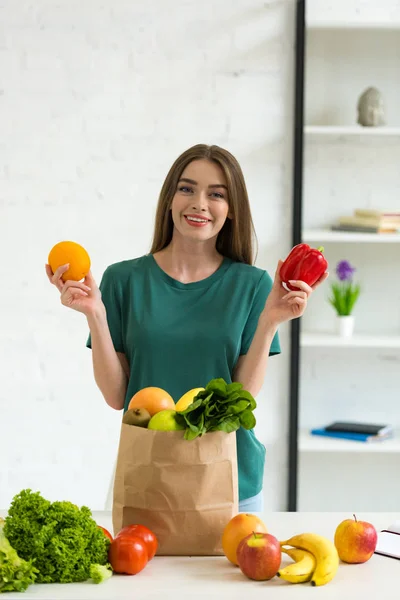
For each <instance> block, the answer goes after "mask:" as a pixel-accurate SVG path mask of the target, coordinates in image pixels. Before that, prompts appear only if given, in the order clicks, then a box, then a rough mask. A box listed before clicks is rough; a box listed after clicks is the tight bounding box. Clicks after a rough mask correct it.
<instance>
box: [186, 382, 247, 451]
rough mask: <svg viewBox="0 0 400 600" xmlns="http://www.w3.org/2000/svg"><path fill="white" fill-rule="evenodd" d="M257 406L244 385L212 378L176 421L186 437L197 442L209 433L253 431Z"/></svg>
mask: <svg viewBox="0 0 400 600" xmlns="http://www.w3.org/2000/svg"><path fill="white" fill-rule="evenodd" d="M256 406H257V403H256V401H255V399H254V398H253V396H252V395H251V394H250V393H249V392H247V391H246V390H244V389H243V386H242V384H241V383H237V382H234V383H226V382H225V381H224V380H223V379H222V378H219V379H212V380H211V381H210V382H209V383H208V384H207V385H206V387H205V389H204V390H202V391H200V392H199V393H198V394H197V396H195V398H194V399H193V402H192V404H190V405H189V406H188V408H186V409H185V410H183V411H177V413H176V415H175V419H176V420H177V422H178V423H179V424H180V425H184V426H185V434H184V438H185V439H186V440H194V439H195V438H196V437H198V436H201V435H203V434H204V433H207V432H208V431H225V432H226V433H231V432H233V431H236V430H237V429H239V427H243V428H244V429H253V427H254V426H255V424H256V419H255V416H254V414H253V410H254V409H255V408H256Z"/></svg>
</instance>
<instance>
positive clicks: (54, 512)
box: [4, 489, 110, 583]
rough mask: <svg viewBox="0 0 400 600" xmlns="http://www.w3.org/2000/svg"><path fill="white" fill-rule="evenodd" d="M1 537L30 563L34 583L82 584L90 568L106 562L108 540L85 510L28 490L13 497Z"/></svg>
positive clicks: (90, 514)
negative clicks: (34, 570) (3, 536)
mask: <svg viewBox="0 0 400 600" xmlns="http://www.w3.org/2000/svg"><path fill="white" fill-rule="evenodd" d="M4 533H5V535H6V537H7V538H8V540H9V542H10V544H11V546H12V547H13V548H14V549H15V550H16V552H17V553H18V555H19V556H20V557H21V558H23V559H25V560H27V561H32V562H33V564H34V566H35V568H36V569H37V571H38V573H37V578H36V583H71V582H76V581H86V580H87V579H89V578H90V576H91V575H90V567H91V565H93V564H99V565H105V564H107V562H108V548H109V545H110V540H109V539H108V538H107V537H106V536H105V535H104V533H103V532H102V530H101V529H100V528H99V527H98V526H97V523H96V521H95V520H94V519H93V517H92V513H91V511H90V509H89V508H87V507H86V506H82V507H81V508H78V506H76V505H75V504H73V503H72V502H67V501H63V502H50V501H49V500H46V499H45V498H43V497H42V496H41V495H40V493H39V492H32V490H30V489H26V490H22V491H21V492H20V493H19V494H17V495H16V496H14V498H13V500H12V503H11V506H10V509H9V511H8V516H7V517H6V519H5V524H4Z"/></svg>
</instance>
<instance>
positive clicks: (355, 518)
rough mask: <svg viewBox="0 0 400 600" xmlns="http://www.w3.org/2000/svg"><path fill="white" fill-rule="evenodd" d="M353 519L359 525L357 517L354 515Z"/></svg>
mask: <svg viewBox="0 0 400 600" xmlns="http://www.w3.org/2000/svg"><path fill="white" fill-rule="evenodd" d="M353 517H354V520H355V522H356V523H357V517H356V515H354V514H353Z"/></svg>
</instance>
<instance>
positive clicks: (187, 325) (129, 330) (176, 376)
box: [87, 254, 280, 500]
mask: <svg viewBox="0 0 400 600" xmlns="http://www.w3.org/2000/svg"><path fill="white" fill-rule="evenodd" d="M271 286H272V279H271V277H270V276H269V275H268V273H267V272H266V271H264V270H262V269H259V268H258V267H254V266H251V265H247V264H244V263H239V262H235V261H233V260H231V259H229V258H224V260H223V262H222V264H221V266H220V267H219V269H218V270H217V271H216V272H215V273H213V274H212V275H210V276H209V277H207V278H205V279H203V280H201V281H196V282H194V283H181V282H179V281H177V280H176V279H173V278H172V277H170V276H169V275H167V273H165V271H163V270H162V269H161V267H159V266H158V264H157V262H156V261H155V259H154V257H153V255H152V254H147V255H145V256H142V257H140V258H136V259H133V260H126V261H122V262H118V263H115V264H113V265H110V266H109V267H108V268H107V269H106V270H105V272H104V274H103V277H102V280H101V283H100V290H101V293H102V299H103V303H104V305H105V307H106V311H107V320H108V325H109V328H110V332H111V337H112V340H113V343H114V348H115V350H116V351H117V352H124V353H125V355H126V357H127V359H128V363H129V365H130V378H129V382H128V387H127V392H126V397H125V407H124V410H127V407H128V404H129V401H130V399H131V398H132V396H133V395H134V394H135V393H136V392H137V391H138V390H140V389H142V388H144V387H147V386H156V387H160V388H162V389H164V390H166V391H167V392H168V393H169V394H171V396H172V397H173V398H174V400H175V402H177V401H178V400H179V398H180V397H181V396H182V395H183V394H184V393H185V392H187V391H188V390H190V389H192V388H195V387H204V386H205V385H206V384H207V383H208V382H209V381H210V380H211V379H214V378H217V377H222V378H223V379H224V380H225V381H226V382H227V383H230V382H231V381H232V373H233V370H234V367H235V365H236V362H237V360H238V357H239V355H241V354H246V353H247V351H248V349H249V347H250V344H251V341H252V339H253V336H254V333H255V330H256V327H257V322H258V318H259V316H260V313H261V311H262V309H263V307H264V305H265V301H266V298H267V296H268V294H269V292H270V290H271ZM87 346H88V347H89V348H90V347H91V340H90V335H89V338H88V341H87ZM279 352H280V345H279V338H278V334H276V335H275V337H274V339H273V342H272V345H271V350H270V354H271V355H272V354H278V353H279ZM255 415H256V416H257V409H256V410H255ZM236 439H237V456H238V472H239V500H244V499H246V498H250V497H252V496H255V495H256V494H258V493H259V492H260V491H261V489H262V484H263V474H264V463H265V446H264V445H263V444H261V443H260V442H259V440H258V439H257V438H256V436H255V433H254V431H253V430H245V429H243V428H240V429H239V430H238V431H237V432H236Z"/></svg>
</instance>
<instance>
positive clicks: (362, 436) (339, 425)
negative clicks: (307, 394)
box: [310, 421, 393, 442]
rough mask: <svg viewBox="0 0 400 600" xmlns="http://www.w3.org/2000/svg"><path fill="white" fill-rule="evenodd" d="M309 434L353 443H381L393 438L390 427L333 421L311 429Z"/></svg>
mask: <svg viewBox="0 0 400 600" xmlns="http://www.w3.org/2000/svg"><path fill="white" fill-rule="evenodd" d="M310 433H311V434H312V435H322V436H325V437H332V438H339V439H344V440H353V441H355V442H381V441H383V440H386V439H388V438H390V437H392V436H393V429H392V427H391V426H390V425H377V424H375V423H359V422H351V421H335V422H334V423H331V424H330V425H327V426H326V427H322V428H320V429H311V431H310Z"/></svg>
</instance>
